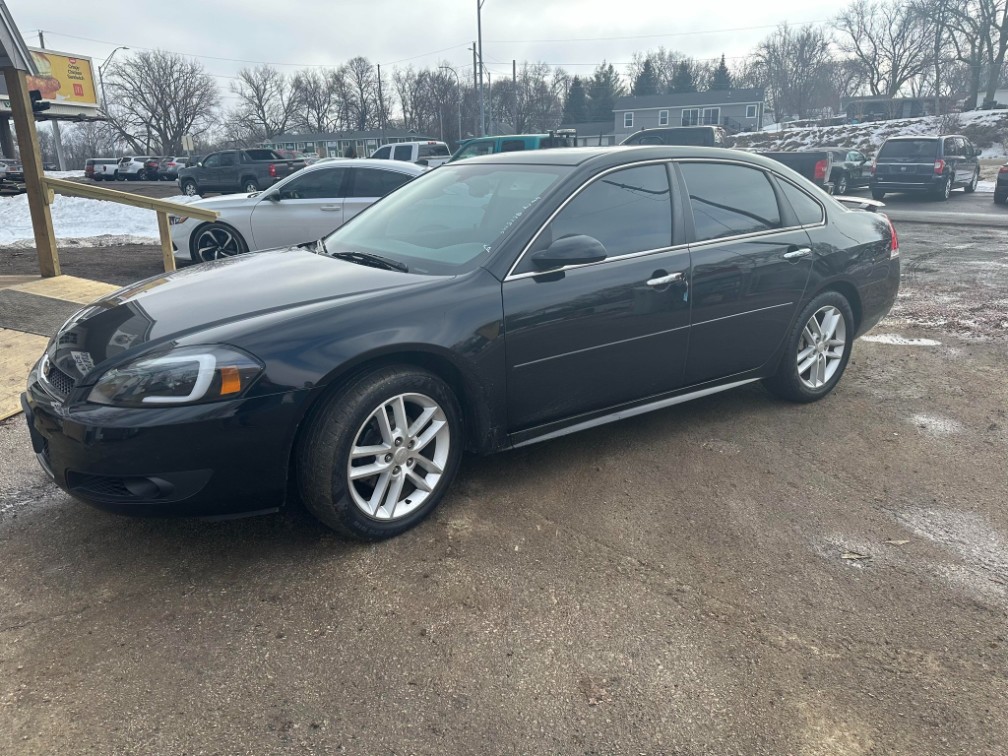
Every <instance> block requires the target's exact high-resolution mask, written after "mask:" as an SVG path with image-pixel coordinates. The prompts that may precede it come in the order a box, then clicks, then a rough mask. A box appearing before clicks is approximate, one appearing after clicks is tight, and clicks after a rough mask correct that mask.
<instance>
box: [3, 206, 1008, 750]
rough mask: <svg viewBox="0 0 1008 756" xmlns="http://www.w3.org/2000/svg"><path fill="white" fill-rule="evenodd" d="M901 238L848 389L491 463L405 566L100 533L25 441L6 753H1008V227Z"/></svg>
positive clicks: (570, 440) (709, 407)
mask: <svg viewBox="0 0 1008 756" xmlns="http://www.w3.org/2000/svg"><path fill="white" fill-rule="evenodd" d="M959 199H962V198H956V197H954V198H953V201H955V200H959ZM988 201H989V199H988ZM894 204H895V203H894ZM899 230H900V234H901V242H902V254H903V265H904V277H903V290H902V293H901V298H900V300H899V302H898V303H897V306H896V308H895V309H894V311H893V313H892V315H891V316H890V317H889V318H888V319H887V320H886V321H884V322H883V324H882V325H880V326H879V327H877V328H876V329H875V331H874V332H873V333H872V334H871V335H870V338H869V339H868V340H862V341H861V342H859V343H858V344H857V345H856V346H855V351H854V356H853V359H852V362H851V365H850V366H849V368H848V372H847V375H846V376H845V378H844V380H843V381H841V383H840V385H839V386H838V388H837V390H836V391H835V392H834V393H833V394H832V395H831V396H829V397H827V398H826V399H825V400H823V401H821V402H819V403H817V404H814V405H809V406H804V407H800V406H793V405H786V404H783V403H780V402H777V401H775V400H773V399H771V398H770V397H769V395H767V394H766V393H764V392H763V391H762V390H761V389H759V388H746V389H742V390H738V391H735V392H733V393H728V394H723V395H721V396H717V397H711V398H708V399H705V400H701V401H699V402H696V403H693V404H689V405H684V406H680V407H675V408H672V409H669V410H666V411H663V412H659V413H655V414H652V415H649V416H645V417H640V418H636V419H633V420H629V421H625V422H623V423H619V424H616V425H612V426H608V427H604V428H599V429H595V430H592V431H588V432H584V433H581V434H577V435H573V436H569V437H567V438H564V439H561V440H558V441H553V442H550V443H545V444H540V445H537V446H532V447H529V448H527V449H523V450H521V451H517V452H511V453H508V454H504V455H501V456H498V457H492V458H485V459H478V458H470V459H467V460H466V461H465V462H464V464H463V469H462V473H461V476H460V479H459V484H458V485H457V486H456V488H455V489H454V490H453V492H452V493H451V494H450V495H449V497H448V499H447V500H446V502H445V503H444V505H442V507H441V508H440V509H439V510H438V511H437V512H436V513H435V514H434V516H433V517H432V518H431V519H430V520H429V521H428V522H427V523H425V524H423V525H422V526H420V527H419V528H418V529H416V530H414V531H412V532H410V533H407V534H406V535H404V536H402V537H400V538H398V539H395V540H393V541H390V542H387V543H383V544H379V545H367V546H362V545H357V544H350V543H347V542H344V541H341V540H339V539H338V538H336V537H334V536H333V535H331V534H330V533H329V532H328V531H326V530H325V529H323V528H322V527H320V526H318V525H316V524H315V523H314V522H313V521H312V520H311V519H310V518H309V517H308V516H307V515H305V514H302V513H300V512H298V511H292V512H289V513H287V514H284V515H278V516H270V517H263V518H257V519H247V520H235V521H223V522H203V521H141V520H130V519H123V518H119V517H115V516H112V515H107V514H104V513H101V512H97V511H93V510H91V509H88V508H86V507H84V506H82V505H80V504H77V503H75V502H73V501H72V500H70V499H69V498H67V497H66V496H64V495H63V494H62V493H60V492H59V491H57V490H56V489H55V488H54V487H53V486H52V485H50V484H49V483H48V482H47V481H46V479H45V478H44V476H43V475H42V473H41V471H40V470H38V469H37V466H36V464H35V462H34V460H33V459H32V455H31V453H30V446H29V445H28V441H27V433H26V431H25V430H24V428H23V419H22V418H20V417H17V418H14V419H13V420H11V421H8V422H7V423H4V424H3V425H0V458H2V459H3V460H4V461H5V464H4V465H3V467H2V470H0V553H2V554H3V555H4V559H3V560H2V563H0V722H3V723H4V726H2V727H0V752H4V753H13V752H17V753H40V754H41V753H53V752H97V753H143V752H158V753H236V752H241V753H244V752H247V753H262V752H287V751H289V752H299V753H331V752H337V751H339V750H340V749H342V750H343V751H345V752H350V753H442V752H445V751H450V752H486V753H491V752H558V753H559V752H562V753H630V752H633V753H638V752H639V753H655V754H657V753H683V754H692V753H745V754H754V753H773V754H779V753H796V754H863V753H864V754H867V753H907V754H920V753H950V754H951V753H970V754H984V753H990V754H993V753H1000V752H1002V746H1003V742H1004V738H1005V735H1006V734H1008V726H1006V725H1008V716H1006V714H1005V712H1004V707H1003V705H1002V703H1003V701H1004V699H1005V696H1006V694H1008V683H1006V682H1005V681H1006V680H1008V676H1006V674H1005V672H1006V662H1008V658H1006V653H1008V651H1006V650H1008V634H1006V631H1005V627H1006V624H1005V619H1006V608H1008V517H1006V515H1005V513H1004V501H1005V498H1006V492H1008V471H1006V467H1005V464H1004V460H1005V453H1006V450H1008V416H1006V415H1005V410H1006V408H1008V387H1006V382H1005V380H1004V377H1003V366H1004V364H1005V361H1006V357H1008V354H1006V353H1008V338H1006V337H1008V314H1006V300H1005V298H1004V292H1005V291H1006V290H1008V257H1006V256H1005V252H1004V250H1005V249H1008V230H1005V229H1003V228H998V229H991V228H986V229H983V228H968V229H964V228H961V227H954V228H953V227H949V228H946V227H942V226H922V225H913V224H905V225H902V226H900V228H899ZM124 251H126V250H116V251H114V252H113V253H112V254H122V253H123V252H124ZM132 253H133V258H134V259H132V261H131V265H133V266H134V270H135V272H136V273H141V272H142V270H141V269H142V268H143V264H144V263H143V261H144V259H145V256H146V258H147V259H148V260H149V264H150V265H151V267H152V269H151V271H150V272H151V273H153V272H156V270H157V264H158V262H159V259H160V258H159V256H158V253H157V251H156V250H155V249H153V248H144V247H136V248H132ZM78 254H81V255H87V256H88V258H89V259H91V260H95V261H98V260H101V259H112V260H114V259H115V258H114V257H111V258H110V253H108V252H107V251H102V250H87V251H86V250H74V251H71V252H69V253H67V256H66V259H68V260H73V259H74V256H75V255H78ZM81 259H82V260H83V258H81ZM120 259H121V258H120ZM29 262H31V256H29ZM108 267H109V268H111V267H112V264H111V263H109V264H108ZM96 269H98V270H101V269H102V266H101V265H100V264H99V265H98V267H97V268H96ZM4 272H8V271H4ZM11 272H13V271H11Z"/></svg>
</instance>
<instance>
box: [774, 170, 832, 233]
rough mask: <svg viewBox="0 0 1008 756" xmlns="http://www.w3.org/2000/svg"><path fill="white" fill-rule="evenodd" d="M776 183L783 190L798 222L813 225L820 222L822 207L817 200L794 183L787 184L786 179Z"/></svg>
mask: <svg viewBox="0 0 1008 756" xmlns="http://www.w3.org/2000/svg"><path fill="white" fill-rule="evenodd" d="M778 183H779V184H780V187H781V189H783V190H784V196H785V197H787V201H788V203H789V204H790V205H791V209H792V210H794V213H795V215H797V216H798V222H799V223H801V224H802V225H803V226H814V225H816V224H818V223H822V219H823V209H822V206H820V204H819V203H818V202H816V201H815V200H814V199H812V198H811V197H809V196H808V195H807V194H806V193H805V192H803V191H802V190H801V189H799V188H798V187H796V186H795V185H794V184H789V183H788V182H787V181H778Z"/></svg>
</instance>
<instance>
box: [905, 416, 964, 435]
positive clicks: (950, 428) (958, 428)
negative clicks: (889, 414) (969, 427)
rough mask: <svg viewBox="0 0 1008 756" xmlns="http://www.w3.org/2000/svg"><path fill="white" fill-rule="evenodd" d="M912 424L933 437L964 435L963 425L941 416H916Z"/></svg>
mask: <svg viewBox="0 0 1008 756" xmlns="http://www.w3.org/2000/svg"><path fill="white" fill-rule="evenodd" d="M911 422H913V424H914V425H916V426H917V427H918V428H920V429H921V430H923V431H924V432H925V433H927V434H928V435H931V436H938V437H940V438H944V437H946V436H953V435H955V434H956V433H962V431H963V427H962V424H961V423H959V422H958V421H956V420H953V419H951V418H948V417H942V416H941V415H914V416H913V417H912V418H911Z"/></svg>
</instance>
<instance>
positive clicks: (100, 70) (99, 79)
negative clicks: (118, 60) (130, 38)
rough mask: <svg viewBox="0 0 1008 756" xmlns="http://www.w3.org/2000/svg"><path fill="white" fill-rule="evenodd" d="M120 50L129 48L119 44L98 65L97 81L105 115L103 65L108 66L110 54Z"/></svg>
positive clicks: (106, 111)
mask: <svg viewBox="0 0 1008 756" xmlns="http://www.w3.org/2000/svg"><path fill="white" fill-rule="evenodd" d="M120 50H129V48H128V47H126V46H125V45H120V46H119V47H117V48H116V49H115V50H113V51H112V52H110V53H109V56H108V57H107V58H105V62H104V63H102V64H101V65H100V66H98V83H99V84H100V85H101V104H102V110H104V111H105V115H108V104H107V101H106V99H105V77H104V76H103V73H104V71H105V67H106V66H108V64H109V61H110V60H112V56H113V55H115V54H116V53H117V52H119V51H120Z"/></svg>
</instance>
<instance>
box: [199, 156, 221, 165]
mask: <svg viewBox="0 0 1008 756" xmlns="http://www.w3.org/2000/svg"><path fill="white" fill-rule="evenodd" d="M220 159H221V156H220V153H219V152H218V153H214V154H213V155H207V156H206V158H205V159H204V160H203V167H204V168H216V167H217V166H218V165H220V164H221V161H220Z"/></svg>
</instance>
